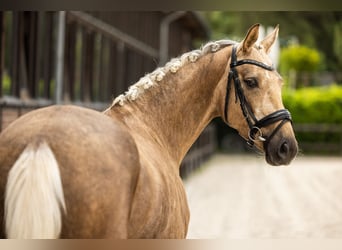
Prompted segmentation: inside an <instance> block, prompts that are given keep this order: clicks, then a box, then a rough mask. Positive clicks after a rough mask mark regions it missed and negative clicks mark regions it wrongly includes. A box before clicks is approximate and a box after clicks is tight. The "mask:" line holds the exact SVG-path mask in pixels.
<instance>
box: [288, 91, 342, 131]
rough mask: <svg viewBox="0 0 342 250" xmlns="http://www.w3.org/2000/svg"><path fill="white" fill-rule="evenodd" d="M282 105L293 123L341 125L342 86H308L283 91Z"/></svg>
mask: <svg viewBox="0 0 342 250" xmlns="http://www.w3.org/2000/svg"><path fill="white" fill-rule="evenodd" d="M283 102H284V105H285V106H286V107H287V108H288V109H289V110H290V112H291V114H292V118H293V121H294V122H295V123H331V124H341V125H342V87H341V86H338V85H332V86H330V87H309V88H302V89H299V90H295V91H290V90H288V91H285V92H284V93H283Z"/></svg>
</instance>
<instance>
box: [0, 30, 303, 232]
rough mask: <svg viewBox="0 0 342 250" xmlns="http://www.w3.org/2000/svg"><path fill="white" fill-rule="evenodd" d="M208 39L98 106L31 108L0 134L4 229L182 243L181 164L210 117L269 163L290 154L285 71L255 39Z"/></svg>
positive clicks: (254, 34)
mask: <svg viewBox="0 0 342 250" xmlns="http://www.w3.org/2000/svg"><path fill="white" fill-rule="evenodd" d="M258 32H259V25H258V24H256V25H254V26H252V27H251V28H250V29H249V31H248V33H247V35H246V37H245V38H244V40H243V41H242V42H240V43H237V42H234V41H230V40H220V41H216V42H209V43H207V44H206V45H204V46H203V47H202V48H201V49H198V50H194V51H190V52H188V53H185V54H183V55H182V56H180V57H178V58H174V59H172V60H171V61H170V62H168V63H167V64H166V65H165V66H164V67H161V68H157V69H156V70H155V71H153V72H152V73H150V74H147V75H145V76H144V77H142V78H141V79H140V80H139V81H138V82H137V83H136V84H134V85H132V86H131V87H130V88H129V89H128V91H127V92H125V93H124V94H122V95H120V96H118V97H117V98H116V99H115V100H114V102H113V103H112V105H111V106H110V107H108V109H107V110H105V111H104V112H102V113H101V112H96V111H93V110H89V109H85V108H80V107H76V106H67V105H65V106H51V107H47V108H42V109H39V110H35V111H32V112H30V113H28V114H25V115H23V116H22V117H20V118H19V119H17V120H16V121H14V122H13V123H12V124H10V125H9V126H8V127H7V128H6V129H5V130H4V131H3V132H2V133H1V134H0V193H1V195H0V204H1V206H0V224H1V225H4V226H3V227H0V236H1V237H3V238H4V237H7V238H185V237H186V234H187V228H188V222H189V209H188V205H187V200H186V194H185V191H184V187H183V184H182V180H181V178H180V176H179V167H180V164H181V162H182V159H183V158H184V156H185V154H186V152H187V151H188V149H189V148H190V147H191V145H192V144H193V142H194V141H195V140H196V138H197V137H198V136H199V135H200V133H201V131H202V130H203V129H204V128H205V127H206V126H207V125H208V124H209V122H210V121H211V120H212V119H213V118H215V117H218V116H220V117H222V119H223V120H224V121H225V122H226V123H227V124H228V125H229V126H231V127H233V128H235V129H236V130H237V131H238V132H239V133H240V135H241V136H242V137H243V138H245V139H246V140H247V142H248V144H249V145H251V146H253V147H256V148H258V149H259V150H261V151H263V152H265V158H266V161H267V162H268V163H269V164H271V165H287V164H289V163H290V162H291V160H292V159H293V158H294V157H295V156H296V154H297V142H296V139H295V135H294V132H293V129H292V124H291V116H290V113H289V111H287V110H286V109H285V108H284V106H283V103H282V99H281V86H282V82H283V81H282V78H281V77H280V75H279V74H278V73H277V72H276V70H275V69H274V68H273V67H272V62H271V60H270V58H269V57H268V53H269V51H270V48H271V46H272V44H273V43H274V41H275V40H276V39H277V36H278V27H276V28H275V29H274V31H273V32H272V33H271V34H269V35H268V36H267V37H266V38H265V39H264V40H262V41H261V42H260V43H256V41H257V39H258Z"/></svg>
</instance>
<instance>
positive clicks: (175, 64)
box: [112, 40, 237, 107]
mask: <svg viewBox="0 0 342 250" xmlns="http://www.w3.org/2000/svg"><path fill="white" fill-rule="evenodd" d="M236 43H237V42H235V41H232V40H219V41H214V42H208V43H207V44H205V45H204V46H202V48H201V49H197V50H193V51H190V52H187V53H185V54H183V55H181V56H180V57H177V58H173V59H171V60H170V61H169V62H168V63H166V65H165V66H164V67H159V68H157V69H155V70H154V71H153V72H152V73H149V74H146V75H145V76H144V77H142V78H140V80H139V81H138V82H137V83H135V84H134V85H132V86H130V87H129V88H128V91H126V92H125V93H124V94H121V95H119V96H118V97H116V98H115V99H114V101H113V103H112V107H113V106H115V105H120V106H123V105H124V104H125V103H126V102H128V101H135V100H136V99H137V98H138V97H139V96H140V95H141V94H143V93H144V92H145V90H147V89H149V88H151V87H152V86H155V85H157V83H158V82H160V81H162V80H163V79H164V76H165V75H166V74H168V73H169V72H171V73H173V74H175V73H177V71H178V70H179V69H180V68H181V67H183V66H184V65H186V64H188V63H195V62H196V61H197V60H198V59H199V58H201V57H202V56H204V55H207V54H209V53H215V52H217V51H218V50H220V49H222V48H225V47H227V46H230V45H234V44H236Z"/></svg>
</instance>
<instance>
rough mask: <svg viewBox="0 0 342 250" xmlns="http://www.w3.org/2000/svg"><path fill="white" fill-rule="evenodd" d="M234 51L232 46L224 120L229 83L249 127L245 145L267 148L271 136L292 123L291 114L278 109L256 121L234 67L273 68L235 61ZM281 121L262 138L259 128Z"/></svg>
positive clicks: (234, 48) (245, 61) (255, 62)
mask: <svg viewBox="0 0 342 250" xmlns="http://www.w3.org/2000/svg"><path fill="white" fill-rule="evenodd" d="M236 50H237V45H234V46H233V50H232V56H231V63H230V71H229V75H228V82H227V93H226V100H225V111H224V115H225V120H226V121H227V122H228V104H229V93H230V89H231V83H232V81H233V82H234V88H235V102H237V100H238V99H239V101H240V107H241V110H242V113H243V115H244V117H245V119H246V121H247V124H248V126H249V132H248V140H247V144H248V145H249V146H250V147H253V146H254V142H255V141H257V140H259V141H262V142H263V143H264V148H266V147H267V144H268V143H269V142H270V140H271V139H272V138H273V136H274V135H275V134H276V133H277V132H278V130H279V129H280V128H281V127H282V126H283V125H284V124H285V123H286V122H287V121H290V122H292V118H291V114H290V112H289V111H288V110H287V109H280V110H277V111H275V112H273V113H271V114H269V115H267V116H265V117H264V118H262V119H260V120H258V119H257V118H256V117H255V115H254V113H253V112H252V108H251V106H250V104H249V103H248V101H247V100H246V97H245V95H244V93H243V89H242V86H241V82H240V79H239V74H238V72H237V70H236V67H238V66H240V65H243V64H252V65H255V66H258V67H261V68H263V69H266V70H269V71H273V70H274V68H273V67H272V66H269V65H266V64H264V63H262V62H258V61H255V60H252V59H243V60H239V61H238V60H237V56H236ZM278 121H282V122H280V123H279V124H278V126H277V127H276V128H275V129H274V130H273V132H272V133H271V134H270V135H268V136H264V135H263V134H262V131H261V128H262V127H266V126H268V125H270V124H272V123H275V122H278Z"/></svg>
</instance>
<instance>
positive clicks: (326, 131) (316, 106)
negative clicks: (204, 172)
mask: <svg viewBox="0 0 342 250" xmlns="http://www.w3.org/2000/svg"><path fill="white" fill-rule="evenodd" d="M254 23H261V24H262V29H261V31H260V33H261V34H260V36H261V37H263V36H265V35H266V34H267V33H268V32H269V31H270V30H272V29H273V28H274V27H275V25H277V24H279V25H280V36H279V40H278V41H277V43H276V45H275V46H274V49H273V50H272V58H273V61H274V64H275V65H276V66H277V68H278V71H279V72H280V73H281V75H282V76H283V78H284V81H285V85H284V89H283V98H284V104H285V106H286V107H287V108H288V109H289V110H290V111H291V113H292V116H293V121H294V126H295V130H296V134H297V138H298V141H299V145H300V148H301V150H302V152H304V153H305V154H317V153H319V154H335V155H336V154H337V155H340V154H342V12H318V11H315V12H303V11H301V12H286V11H280V12H275V11H267V12H223V11H210V12H205V11H204V12H195V11H176V12H157V11H153V12H152V11H151V12H148V11H144V12H118V11H116V12H80V11H61V12H43V11H23V12H20V11H3V12H0V131H1V130H3V129H4V128H5V127H6V126H8V124H9V123H10V122H12V121H13V120H14V119H16V118H17V117H19V116H20V115H22V114H24V113H26V112H28V111H30V110H32V109H35V108H40V107H44V106H47V105H51V104H56V103H57V104H66V103H73V104H76V105H81V106H86V107H90V108H94V109H97V110H103V109H105V108H106V107H107V106H108V105H109V104H110V103H111V101H112V100H113V98H114V97H116V96H117V95H119V94H121V93H123V92H124V91H125V90H126V89H127V88H128V86H130V85H131V84H133V83H135V82H136V81H138V80H139V78H140V77H142V76H143V75H145V74H146V73H147V72H151V71H153V70H154V69H155V68H156V67H158V66H160V65H163V64H165V63H166V62H167V61H168V60H169V59H170V58H172V57H176V56H179V55H181V54H182V53H184V52H187V51H189V50H192V49H195V48H197V47H199V46H201V45H202V44H204V43H206V42H207V41H209V40H216V39H225V38H227V39H233V40H237V41H240V40H241V39H243V37H244V36H245V34H246V32H247V30H248V28H249V27H250V26H251V25H252V24H254ZM215 152H224V153H249V149H248V148H247V147H246V146H245V143H244V141H243V140H242V139H241V138H240V137H239V136H238V135H237V133H236V132H235V131H234V130H233V129H230V128H228V127H227V126H226V125H225V124H224V123H223V122H222V121H221V119H215V120H214V121H213V122H212V123H211V124H210V125H209V126H208V128H206V130H205V131H204V132H203V134H202V135H201V137H200V138H199V139H198V141H197V142H196V143H195V144H194V145H193V147H192V148H191V149H190V151H189V153H188V155H187V157H186V159H185V160H184V163H183V165H184V166H186V167H183V168H182V170H181V174H182V176H183V177H185V176H186V175H187V174H188V173H191V172H192V171H193V170H194V169H196V168H197V167H198V166H200V165H201V164H202V163H203V162H205V161H206V160H207V159H208V157H210V156H211V155H212V154H213V153H215Z"/></svg>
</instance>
